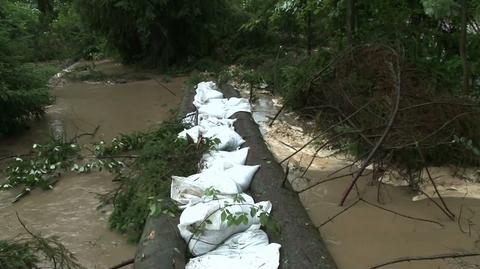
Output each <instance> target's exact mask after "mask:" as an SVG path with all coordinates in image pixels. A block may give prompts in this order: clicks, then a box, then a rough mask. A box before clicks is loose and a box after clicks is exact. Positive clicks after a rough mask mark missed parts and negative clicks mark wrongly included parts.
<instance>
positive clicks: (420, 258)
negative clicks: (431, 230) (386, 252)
mask: <svg viewBox="0 0 480 269" xmlns="http://www.w3.org/2000/svg"><path fill="white" fill-rule="evenodd" d="M474 256H480V253H478V252H476V253H475V252H474V253H447V254H438V255H431V256H409V257H402V258H397V259H394V260H391V261H388V262H384V263H381V264H377V265H374V266H370V267H369V269H377V268H380V267H384V266H387V265H392V264H397V263H402V262H411V261H428V260H443V259H457V258H466V257H474Z"/></svg>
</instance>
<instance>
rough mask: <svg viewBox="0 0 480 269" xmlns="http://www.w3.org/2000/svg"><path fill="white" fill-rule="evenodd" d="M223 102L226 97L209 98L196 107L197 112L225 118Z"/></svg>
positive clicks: (225, 100)
mask: <svg viewBox="0 0 480 269" xmlns="http://www.w3.org/2000/svg"><path fill="white" fill-rule="evenodd" d="M225 102H227V99H211V100H209V101H208V102H206V103H204V104H202V105H201V106H199V107H198V113H199V114H203V115H208V116H210V117H215V118H219V119H223V118H225Z"/></svg>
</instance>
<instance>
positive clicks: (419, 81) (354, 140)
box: [302, 44, 480, 204]
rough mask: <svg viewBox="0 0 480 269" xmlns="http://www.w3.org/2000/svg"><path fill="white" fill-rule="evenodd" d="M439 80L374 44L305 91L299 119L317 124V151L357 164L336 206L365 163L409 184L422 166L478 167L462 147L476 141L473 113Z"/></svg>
mask: <svg viewBox="0 0 480 269" xmlns="http://www.w3.org/2000/svg"><path fill="white" fill-rule="evenodd" d="M441 81H442V78H438V77H435V76H434V75H432V74H430V73H429V72H428V71H425V70H422V69H421V68H419V67H418V66H416V65H415V64H413V63H412V62H411V61H409V60H408V59H407V58H406V57H405V56H404V55H403V54H402V52H401V50H399V49H393V48H391V47H388V46H385V45H378V44H376V45H364V46H360V47H355V48H352V49H349V50H348V51H346V52H345V53H343V54H342V55H340V56H339V57H337V58H336V59H335V60H334V61H332V62H331V63H330V64H329V65H328V66H326V67H324V68H323V69H321V70H319V71H318V72H317V73H316V74H315V75H314V76H313V77H312V78H311V80H310V81H309V82H308V83H307V85H305V88H306V90H305V91H304V93H305V98H304V102H305V103H304V108H303V109H302V114H304V115H309V116H314V117H315V118H316V119H317V120H318V121H317V123H318V124H317V126H318V129H319V130H318V131H319V133H320V135H319V136H316V137H315V138H317V139H318V138H320V136H322V137H321V138H323V140H325V141H327V142H326V143H324V144H322V145H321V146H320V147H327V146H333V147H334V148H337V149H340V150H345V151H347V152H348V153H349V154H351V155H353V156H356V158H358V159H357V162H363V163H362V165H361V168H360V169H359V170H358V171H357V172H355V173H354V174H353V178H354V179H353V182H352V184H351V185H350V186H348V187H347V189H346V192H345V195H344V198H343V200H342V202H341V204H343V202H344V201H345V199H346V197H347V196H348V193H349V192H350V191H351V190H352V187H353V186H354V184H355V182H356V181H357V180H358V178H359V177H360V176H361V175H362V173H364V171H365V168H366V167H367V166H368V165H370V164H374V167H376V168H378V169H391V168H394V169H397V170H402V171H403V172H406V174H408V175H412V176H410V180H411V183H412V185H414V181H415V180H418V179H417V178H416V177H415V176H414V175H415V173H417V172H418V171H421V170H422V169H423V168H424V167H426V166H427V165H444V164H455V165H463V166H468V165H478V164H479V163H480V156H478V155H476V154H475V151H474V150H472V147H475V143H473V144H470V145H466V144H468V143H466V142H465V141H467V142H468V141H469V140H472V141H480V140H479V136H480V123H479V122H478V120H475V118H477V117H478V114H479V112H480V108H479V106H478V104H476V103H475V102H474V101H472V100H470V99H468V98H463V97H456V96H455V95H454V94H452V93H451V92H450V90H449V89H446V88H445V87H444V86H443V84H442V83H441ZM456 138H463V139H461V141H463V142H465V143H462V142H460V141H459V139H456ZM317 141H318V140H317Z"/></svg>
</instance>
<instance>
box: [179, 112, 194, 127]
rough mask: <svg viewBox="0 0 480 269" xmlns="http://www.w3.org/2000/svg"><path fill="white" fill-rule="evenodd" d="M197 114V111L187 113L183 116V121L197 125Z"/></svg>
mask: <svg viewBox="0 0 480 269" xmlns="http://www.w3.org/2000/svg"><path fill="white" fill-rule="evenodd" d="M195 114H197V113H196V112H190V113H188V114H187V115H185V117H183V119H182V123H183V124H189V125H191V126H194V125H195Z"/></svg>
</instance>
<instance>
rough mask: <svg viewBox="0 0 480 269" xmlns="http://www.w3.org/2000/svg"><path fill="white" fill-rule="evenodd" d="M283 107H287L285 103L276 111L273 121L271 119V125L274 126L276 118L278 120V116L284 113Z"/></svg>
mask: <svg viewBox="0 0 480 269" xmlns="http://www.w3.org/2000/svg"><path fill="white" fill-rule="evenodd" d="M283 109H285V105H283V106H282V107H281V108H280V109H279V110H278V111H277V113H276V114H275V116H274V117H273V119H272V121H270V123H269V124H268V126H269V127H272V125H273V123H274V122H275V120H277V118H278V116H280V113H282V111H283Z"/></svg>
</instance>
